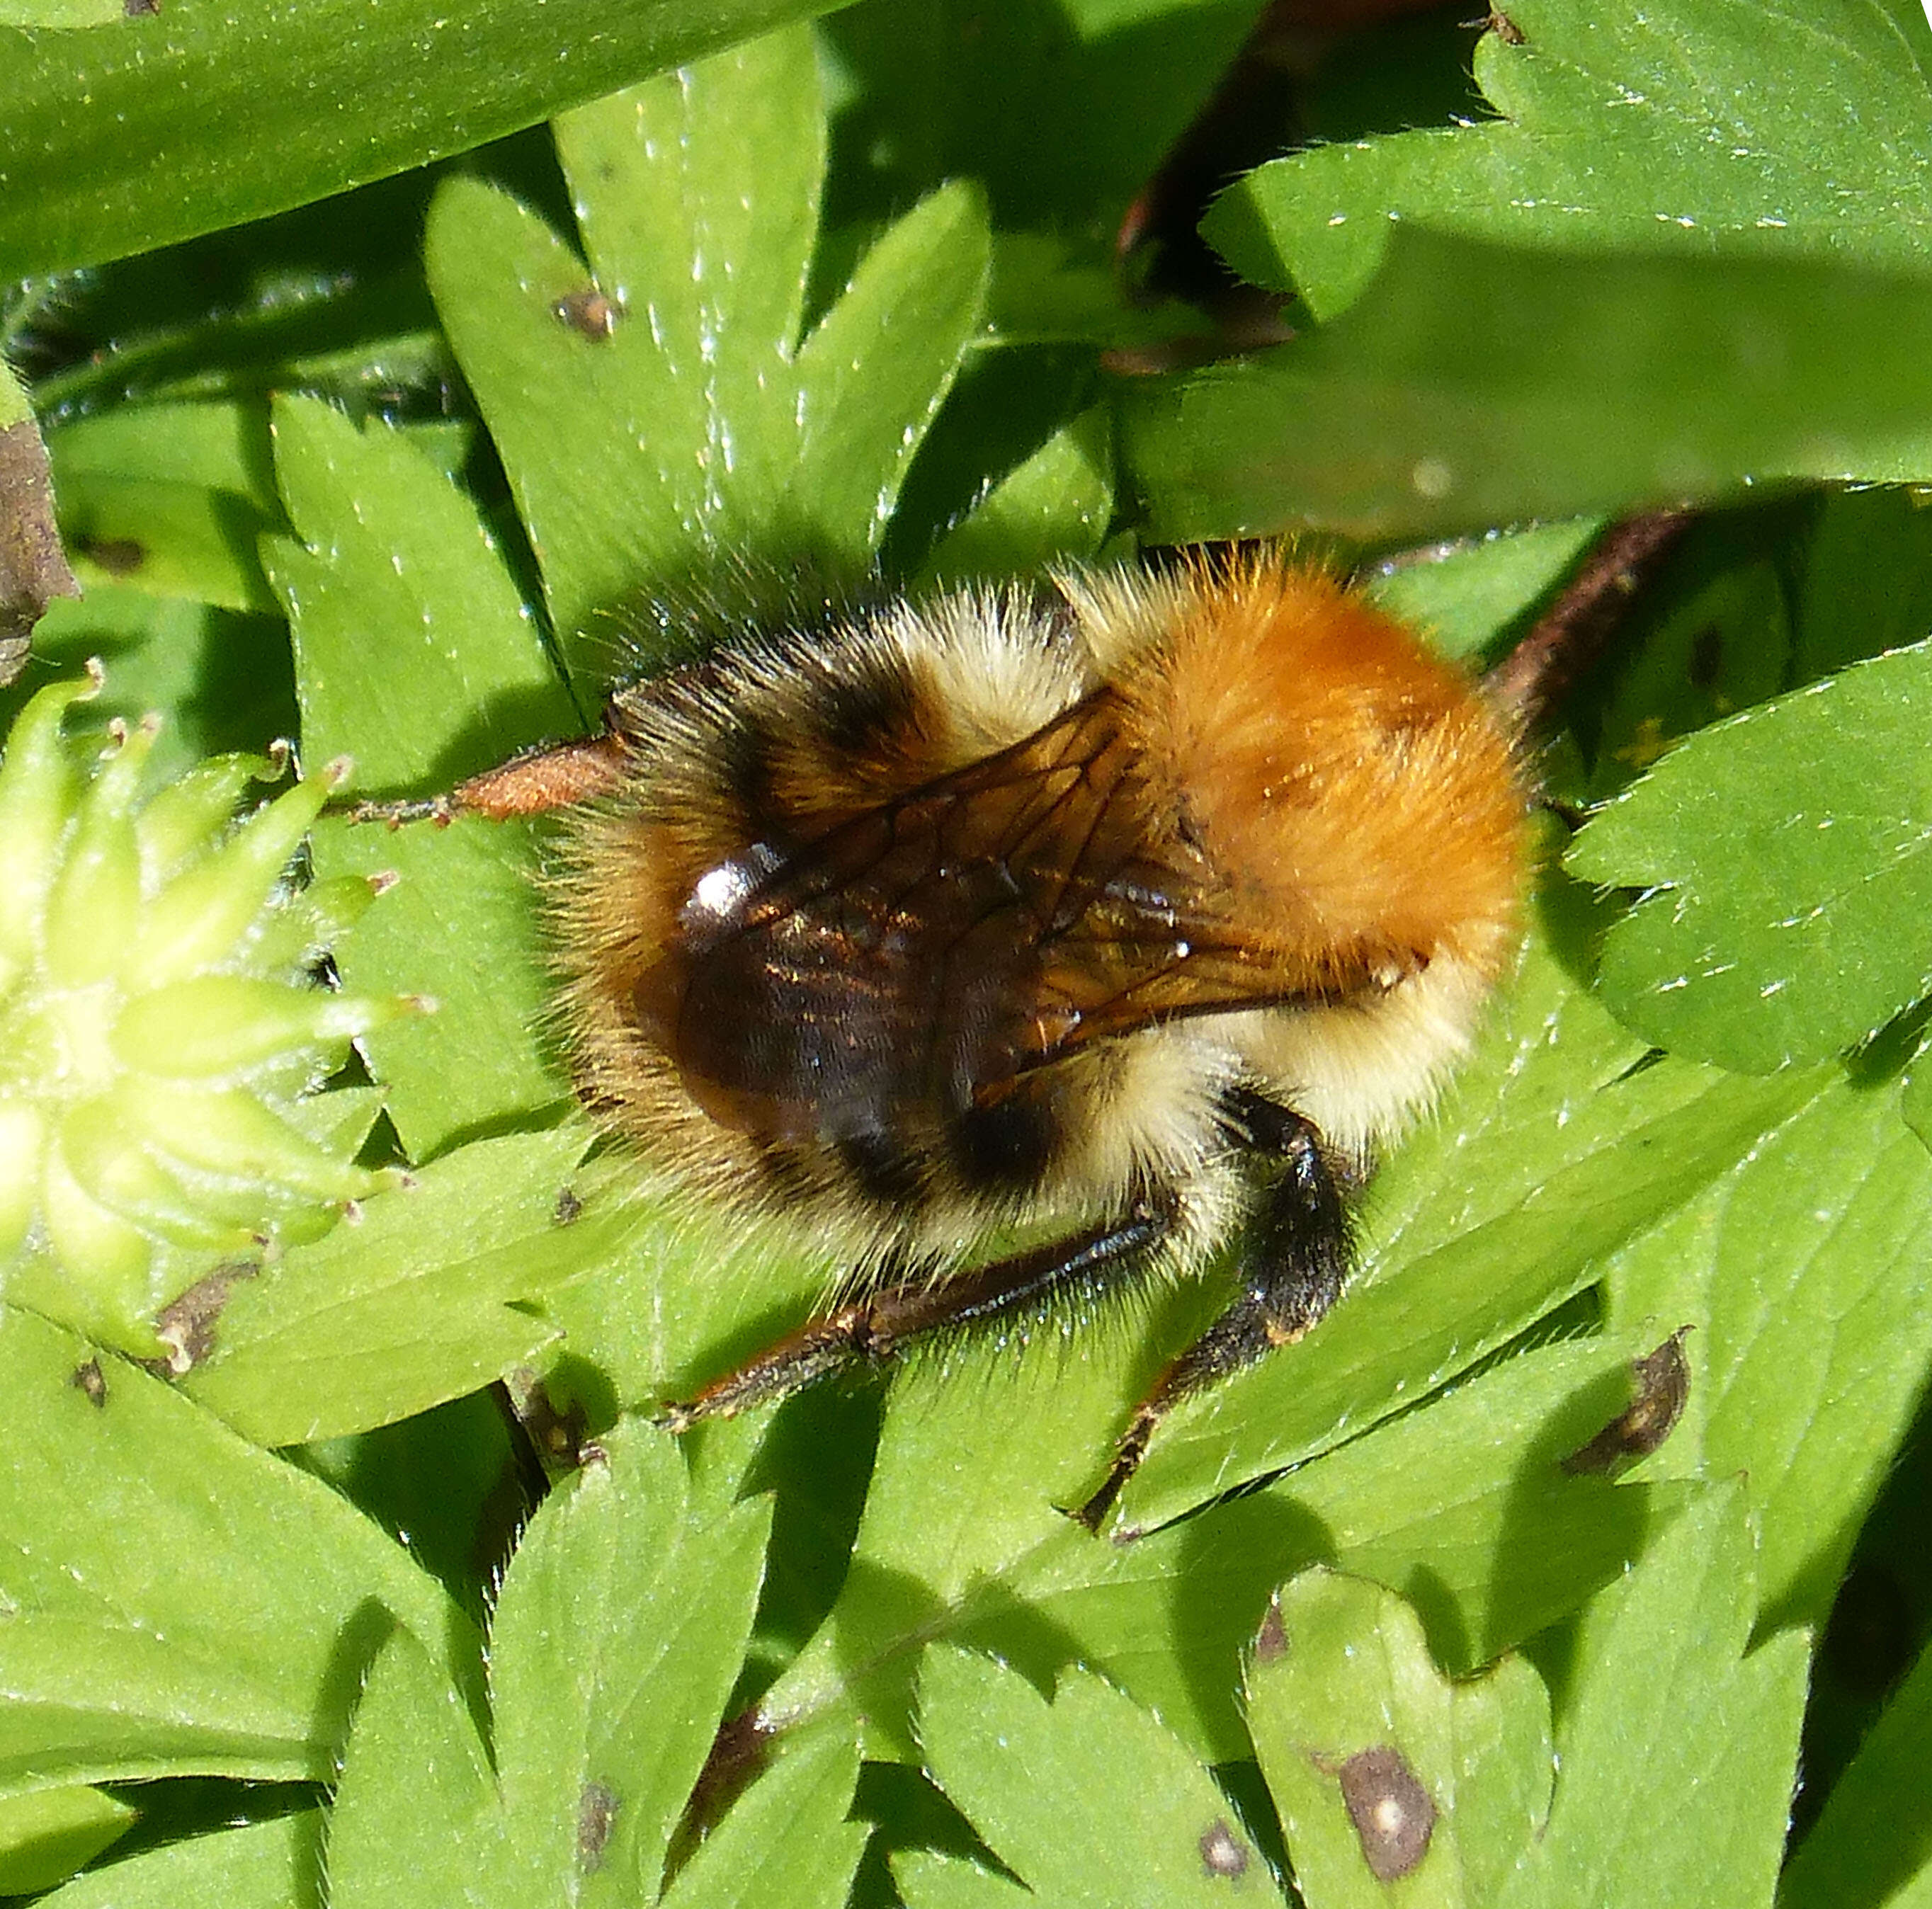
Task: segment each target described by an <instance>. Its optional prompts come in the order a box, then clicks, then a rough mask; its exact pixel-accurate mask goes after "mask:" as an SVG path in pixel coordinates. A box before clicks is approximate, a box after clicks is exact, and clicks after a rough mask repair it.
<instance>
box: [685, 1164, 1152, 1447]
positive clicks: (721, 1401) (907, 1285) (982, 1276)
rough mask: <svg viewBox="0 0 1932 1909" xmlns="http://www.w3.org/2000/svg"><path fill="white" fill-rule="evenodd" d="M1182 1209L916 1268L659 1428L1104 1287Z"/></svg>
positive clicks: (790, 1339)
mask: <svg viewBox="0 0 1932 1909" xmlns="http://www.w3.org/2000/svg"><path fill="white" fill-rule="evenodd" d="M1180 1211H1181V1209H1180V1205H1179V1203H1178V1200H1175V1198H1174V1197H1172V1196H1169V1195H1162V1194H1152V1195H1150V1196H1148V1197H1146V1198H1144V1199H1142V1200H1137V1201H1136V1203H1135V1204H1134V1206H1133V1208H1132V1209H1131V1210H1130V1212H1127V1214H1126V1215H1124V1217H1123V1218H1120V1219H1118V1220H1115V1221H1109V1222H1108V1223H1106V1224H1103V1225H1100V1226H1096V1227H1088V1229H1086V1230H1085V1231H1083V1232H1080V1233H1074V1234H1073V1235H1071V1236H1070V1237H1068V1238H1067V1239H1056V1240H1053V1241H1051V1242H1049V1243H1048V1244H1046V1245H1042V1246H1036V1247H1034V1248H1030V1249H1029V1250H1028V1251H1025V1252H1023V1253H1016V1254H1013V1256H1012V1257H1010V1258H1007V1259H1004V1260H994V1261H993V1262H992V1263H991V1264H990V1265H988V1266H967V1267H965V1268H962V1269H961V1270H960V1271H959V1272H954V1273H950V1274H947V1275H942V1276H941V1277H938V1278H934V1277H932V1276H931V1275H929V1274H928V1273H926V1272H915V1273H913V1275H910V1277H908V1278H905V1279H904V1280H901V1281H898V1282H897V1283H896V1284H892V1285H889V1286H886V1287H881V1288H880V1290H878V1291H877V1292H874V1293H867V1294H866V1295H865V1296H864V1297H863V1298H862V1299H854V1300H853V1301H852V1302H850V1304H849V1305H842V1306H840V1307H838V1308H837V1309H836V1310H835V1311H832V1312H828V1313H826V1314H823V1316H822V1317H819V1318H817V1319H814V1320H810V1321H808V1323H806V1324H805V1325H803V1326H800V1327H799V1329H798V1330H797V1331H796V1332H792V1333H788V1334H787V1335H786V1336H785V1337H784V1338H782V1339H780V1340H779V1341H778V1342H777V1343H776V1344H774V1345H771V1346H768V1347H766V1349H765V1350H763V1352H761V1353H758V1354H757V1356H755V1357H754V1358H752V1359H748V1360H747V1361H746V1362H745V1364H743V1365H741V1366H739V1368H738V1369H737V1370H736V1371H735V1372H727V1374H725V1375H724V1377H722V1378H721V1379H716V1380H713V1381H712V1383H710V1384H709V1385H708V1386H706V1387H705V1388H704V1389H703V1391H702V1392H700V1393H699V1394H698V1395H697V1397H696V1398H693V1399H690V1400H688V1401H685V1403H684V1404H679V1405H671V1406H667V1407H665V1408H664V1410H663V1411H662V1412H661V1413H660V1414H659V1415H658V1420H659V1422H660V1423H661V1424H663V1425H667V1426H669V1427H670V1429H671V1430H672V1431H684V1430H685V1428H687V1427H688V1426H689V1425H693V1424H694V1423H695V1422H697V1420H698V1419H712V1418H728V1417H729V1416H730V1415H731V1414H732V1413H734V1412H739V1411H742V1410H744V1408H745V1407H747V1406H749V1405H755V1404H760V1403H762V1402H763V1401H765V1400H766V1399H772V1398H783V1397H784V1395H785V1394H786V1393H787V1392H796V1390H797V1389H799V1386H807V1385H809V1384H811V1382H812V1380H814V1379H818V1378H823V1377H824V1376H825V1375H826V1374H827V1373H829V1372H833V1371H837V1370H838V1368H840V1367H841V1366H844V1365H853V1364H856V1363H858V1362H861V1361H865V1360H874V1359H889V1358H890V1357H891V1356H892V1355H893V1354H894V1353H896V1352H898V1351H899V1350H901V1348H902V1347H904V1346H906V1345H907V1344H910V1343H911V1342H912V1341H914V1340H916V1339H918V1338H922V1337H923V1336H924V1335H926V1334H928V1333H931V1332H943V1331H944V1330H946V1329H947V1328H948V1327H950V1326H964V1325H968V1324H970V1323H971V1322H972V1321H974V1320H980V1319H987V1318H991V1317H995V1315H997V1314H1002V1313H1010V1312H1015V1311H1020V1310H1022V1309H1023V1308H1025V1307H1027V1306H1028V1305H1031V1304H1033V1303H1034V1302H1037V1301H1038V1300H1039V1299H1042V1298H1043V1297H1044V1296H1046V1294H1048V1293H1050V1292H1052V1291H1054V1290H1056V1289H1059V1288H1064V1287H1080V1286H1099V1285H1105V1284H1107V1283H1108V1282H1109V1281H1112V1280H1113V1279H1115V1278H1119V1277H1121V1275H1124V1274H1126V1273H1128V1272H1131V1271H1133V1269H1135V1268H1136V1267H1137V1266H1141V1265H1142V1264H1144V1263H1145V1261H1146V1260H1147V1258H1148V1255H1149V1254H1151V1253H1154V1252H1156V1251H1158V1250H1159V1249H1160V1247H1161V1246H1162V1245H1164V1244H1165V1243H1166V1241H1167V1240H1168V1239H1169V1237H1170V1236H1172V1233H1173V1232H1174V1230H1175V1226H1176V1224H1177V1223H1178V1220H1179V1218H1180Z"/></svg>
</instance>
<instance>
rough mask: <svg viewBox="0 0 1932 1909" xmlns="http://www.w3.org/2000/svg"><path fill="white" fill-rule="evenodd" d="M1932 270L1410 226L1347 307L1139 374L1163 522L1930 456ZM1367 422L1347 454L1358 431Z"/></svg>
mask: <svg viewBox="0 0 1932 1909" xmlns="http://www.w3.org/2000/svg"><path fill="white" fill-rule="evenodd" d="M1928 307H1932V279H1927V278H1922V277H1906V276H1903V275H1898V276H1889V275H1886V274H1882V273H1880V272H1879V271H1875V270H1873V269H1872V268H1869V267H1866V266H1864V265H1852V264H1851V263H1849V262H1846V263H1844V264H1838V263H1826V262H1817V263H1814V262H1784V261H1782V260H1778V261H1773V260H1763V259H1733V258H1729V257H1711V258H1704V257H1697V258H1652V257H1646V256H1640V255H1634V254H1626V255H1620V256H1606V257H1583V258H1577V257H1571V256H1567V255H1565V254H1562V253H1556V252H1553V251H1552V252H1528V251H1517V250H1508V249H1506V248H1505V247H1502V246H1499V245H1496V244H1490V243H1487V242H1485V241H1478V240H1475V239H1466V238H1451V237H1446V236H1444V235H1441V234H1439V233H1436V232H1429V231H1425V230H1424V229H1421V228H1419V227H1416V226H1409V225H1406V224H1404V225H1402V226H1398V227H1397V229H1396V231H1395V233H1394V236H1393V237H1392V238H1391V241H1390V243H1389V247H1388V256H1387V258H1386V259H1385V262H1384V263H1383V264H1382V267H1381V268H1380V269H1379V271H1378V272H1377V274H1376V277H1375V278H1374V280H1373V281H1372V282H1371V283H1370V285H1369V286H1368V287H1367V289H1366V290H1365V291H1364V292H1363V295H1362V296H1361V298H1360V299H1358V301H1356V302H1355V304H1353V305H1352V306H1351V307H1350V309H1349V310H1348V312H1347V313H1345V314H1344V315H1343V316H1342V317H1340V318H1339V319H1337V320H1336V321H1335V322H1334V323H1333V324H1332V325H1326V326H1325V327H1323V328H1322V329H1321V330H1319V331H1316V332H1314V333H1313V334H1310V336H1307V337H1303V338H1300V339H1297V340H1295V341H1294V342H1293V343H1290V344H1287V345H1284V346H1280V347H1278V348H1277V349H1274V350H1272V351H1268V352H1262V353H1260V354H1259V355H1256V356H1255V357H1253V358H1249V359H1246V360H1244V361H1241V362H1240V363H1238V364H1233V365H1230V366H1228V367H1223V368H1220V369H1217V370H1211V371H1207V372H1203V373H1199V374H1198V375H1196V376H1192V377H1187V378H1180V379H1149V380H1148V381H1146V382H1145V384H1144V385H1137V386H1136V388H1133V390H1131V391H1129V392H1128V393H1127V394H1126V399H1125V402H1124V413H1123V419H1122V428H1123V433H1124V445H1125V449H1126V456H1127V463H1128V464H1129V466H1130V469H1132V471H1133V474H1134V477H1135V481H1136V484H1137V487H1138V488H1139V491H1140V493H1141V495H1142V498H1143V499H1144V501H1145V506H1146V528H1147V532H1148V534H1149V535H1151V536H1153V537H1154V538H1157V539H1158V540H1159V541H1170V542H1187V541H1195V540H1198V539H1200V538H1224V537H1243V536H1255V535H1267V534H1270V533H1273V532H1280V531H1283V530H1286V529H1293V528H1295V526H1300V525H1321V526H1328V527H1331V528H1336V529H1344V530H1347V531H1349V532H1352V534H1355V535H1361V536H1365V537H1377V538H1397V537H1402V536H1412V537H1423V536H1428V535H1436V534H1439V533H1441V532H1445V531H1466V530H1474V529H1481V527H1483V526H1485V525H1487V524H1493V523H1508V522H1511V521H1512V520H1517V519H1520V518H1523V517H1572V516H1577V515H1580V514H1584V513H1587V512H1593V511H1613V510H1627V509H1629V508H1633V507H1635V506H1638V505H1649V504H1669V503H1673V502H1679V501H1681V500H1682V499H1685V498H1687V497H1710V496H1722V495H1724V494H1727V493H1730V492H1732V491H1734V490H1736V489H1737V488H1738V487H1739V486H1741V485H1742V484H1745V483H1747V482H1749V481H1758V480H1763V479H1765V478H1794V477H1807V476H1808V477H1817V478H1830V477H1843V476H1852V477H1863V478H1873V479H1884V478H1892V477H1898V478H1912V477H1914V476H1915V475H1918V474H1920V473H1921V472H1922V471H1923V470H1924V469H1925V468H1926V467H1927V461H1928V453H1927V445H1926V436H1925V429H1924V419H1925V418H1926V416H1927V413H1928V411H1932V370H1928V369H1927V366H1926V364H1925V363H1924V360H1923V358H1922V357H1921V355H1918V354H1916V353H1915V352H1912V350H1911V349H1910V348H1909V340H1912V339H1913V338H1915V337H1916V336H1917V335H1918V333H1919V331H1921V329H1922V328H1923V327H1924V324H1925V322H1926V314H1927V310H1928ZM1337 445H1346V446H1347V454H1346V456H1339V457H1338V456H1337V454H1336V450H1335V447H1336V446H1337Z"/></svg>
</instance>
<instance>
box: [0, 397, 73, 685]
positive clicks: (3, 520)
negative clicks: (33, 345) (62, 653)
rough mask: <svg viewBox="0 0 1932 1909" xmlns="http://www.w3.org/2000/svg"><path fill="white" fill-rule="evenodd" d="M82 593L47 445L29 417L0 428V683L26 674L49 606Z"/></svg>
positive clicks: (8, 681) (3, 683) (2, 683)
mask: <svg viewBox="0 0 1932 1909" xmlns="http://www.w3.org/2000/svg"><path fill="white" fill-rule="evenodd" d="M79 595H80V585H79V584H78V583H76V582H75V581H74V572H73V571H72V570H71V569H70V568H68V561H67V556H66V554H65V552H64V551H62V549H61V541H60V533H59V532H58V531H56V530H55V528H54V508H53V492H52V488H51V487H50V485H49V481H48V476H47V453H46V446H45V445H43V444H42V443H41V442H40V428H39V427H38V426H37V424H35V423H34V421H33V419H32V418H22V419H21V420H20V421H19V423H17V424H9V425H7V427H5V429H4V430H0V685H5V684H7V683H10V682H12V681H13V679H14V678H15V677H16V676H18V675H19V674H20V671H21V669H22V668H23V666H24V665H25V664H26V661H27V646H28V639H29V637H30V634H31V631H32V630H33V627H34V625H35V624H36V623H37V622H39V621H40V614H41V613H42V611H43V610H45V609H46V607H47V605H48V604H49V603H50V602H51V601H52V600H53V599H54V598H55V597H77V596H79Z"/></svg>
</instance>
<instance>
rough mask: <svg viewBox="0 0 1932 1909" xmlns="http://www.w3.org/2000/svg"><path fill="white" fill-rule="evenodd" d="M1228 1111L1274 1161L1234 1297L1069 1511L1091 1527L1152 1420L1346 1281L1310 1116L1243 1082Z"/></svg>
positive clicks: (1122, 1480) (1134, 1463)
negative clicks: (1095, 1484)
mask: <svg viewBox="0 0 1932 1909" xmlns="http://www.w3.org/2000/svg"><path fill="white" fill-rule="evenodd" d="M1228 1112H1229V1116H1230V1119H1231V1122H1232V1124H1234V1125H1235V1126H1236V1127H1237V1128H1238V1129H1239V1130H1240V1131H1241V1133H1242V1134H1243V1135H1244V1137H1246V1139H1247V1142H1248V1143H1249V1145H1250V1146H1252V1147H1253V1149H1254V1151H1255V1152H1256V1153H1258V1154H1261V1155H1265V1156H1269V1157H1271V1158H1272V1159H1273V1160H1274V1161H1278V1162H1279V1163H1280V1164H1279V1170H1278V1172H1277V1173H1276V1174H1275V1175H1274V1176H1273V1177H1272V1179H1271V1183H1270V1185H1269V1186H1268V1191H1267V1193H1266V1194H1265V1197H1264V1198H1263V1200H1262V1204H1261V1206H1260V1209H1259V1212H1258V1213H1257V1214H1256V1218H1255V1220H1254V1222H1253V1225H1252V1227H1251V1228H1250V1232H1249V1235H1248V1239H1247V1248H1246V1251H1245V1254H1244V1258H1243V1261H1242V1269H1241V1296H1240V1297H1239V1298H1238V1299H1236V1300H1235V1303H1234V1304H1233V1305H1231V1306H1230V1307H1229V1308H1228V1310H1227V1311H1226V1312H1224V1313H1223V1314H1222V1315H1221V1317H1220V1318H1219V1319H1217V1320H1215V1322H1214V1324H1213V1325H1212V1326H1209V1327H1208V1330H1207V1331H1206V1332H1204V1333H1202V1335H1201V1337H1200V1338H1198V1339H1196V1341H1195V1342H1194V1343H1193V1344H1192V1345H1191V1346H1190V1347H1188V1348H1187V1350H1186V1351H1185V1352H1184V1353H1181V1356H1180V1357H1179V1358H1178V1359H1175V1361H1174V1362H1173V1363H1172V1365H1169V1367H1168V1368H1167V1370H1166V1371H1164V1372H1163V1373H1162V1374H1161V1375H1160V1378H1159V1379H1158V1380H1156V1381H1155V1383H1154V1389H1153V1390H1152V1391H1151V1392H1149V1393H1148V1395H1147V1398H1145V1401H1143V1402H1142V1404H1141V1405H1140V1406H1139V1408H1138V1409H1137V1410H1136V1412H1135V1413H1134V1416H1133V1418H1132V1419H1130V1421H1129V1422H1128V1424H1127V1431H1126V1434H1124V1437H1122V1438H1121V1443H1120V1449H1119V1450H1118V1452H1116V1453H1115V1456H1114V1462H1113V1464H1112V1465H1111V1466H1110V1467H1109V1469H1108V1472H1107V1476H1106V1479H1104V1480H1103V1482H1102V1483H1101V1485H1100V1489H1099V1490H1098V1491H1096V1492H1095V1493H1094V1495H1093V1497H1091V1498H1089V1499H1088V1500H1087V1502H1086V1503H1085V1504H1084V1505H1082V1506H1081V1507H1080V1509H1079V1511H1077V1512H1075V1513H1074V1516H1075V1518H1077V1519H1078V1520H1079V1522H1080V1523H1081V1524H1084V1525H1085V1526H1086V1527H1087V1528H1088V1530H1090V1531H1098V1530H1100V1526H1101V1524H1102V1523H1103V1521H1104V1520H1105V1519H1106V1515H1107V1514H1108V1512H1109V1511H1110V1510H1112V1508H1113V1504H1114V1500H1115V1499H1116V1498H1118V1497H1119V1496H1120V1494H1121V1487H1122V1486H1123V1485H1125V1484H1126V1483H1127V1480H1128V1479H1130V1478H1132V1477H1133V1475H1134V1473H1135V1472H1136V1470H1137V1469H1138V1468H1139V1465H1140V1462H1141V1461H1142V1458H1145V1456H1146V1455H1147V1449H1148V1441H1149V1440H1151V1438H1152V1437H1153V1436H1154V1428H1155V1427H1156V1426H1157V1425H1159V1424H1160V1422H1161V1420H1162V1419H1163V1418H1165V1417H1166V1416H1167V1414H1168V1413H1169V1411H1170V1410H1172V1407H1174V1406H1175V1404H1177V1403H1178V1401H1180V1400H1181V1399H1183V1398H1186V1397H1187V1395H1188V1394H1189V1393H1190V1392H1198V1391H1199V1389H1201V1388H1202V1386H1205V1385H1208V1384H1211V1383H1213V1381H1214V1380H1217V1379H1218V1378H1220V1377H1223V1375H1224V1374H1227V1373H1229V1372H1233V1371H1238V1370H1239V1369H1240V1368H1241V1367H1242V1366H1244V1365H1252V1364H1253V1362H1255V1361H1256V1359H1259V1358H1261V1357H1262V1356H1264V1355H1265V1354H1266V1353H1269V1352H1271V1351H1272V1350H1274V1348H1275V1347H1277V1346H1283V1345H1289V1344H1292V1343H1293V1342H1294V1341H1295V1340H1297V1339H1298V1338H1301V1335H1303V1334H1304V1332H1307V1330H1308V1329H1309V1328H1310V1326H1313V1325H1314V1324H1315V1323H1316V1322H1317V1321H1318V1320H1320V1318H1321V1317H1322V1314H1325V1312H1327V1311H1328V1308H1330V1307H1331V1306H1332V1305H1334V1303H1335V1302H1336V1300H1337V1299H1339V1298H1340V1296H1341V1293H1342V1288H1343V1285H1344V1284H1346V1282H1347V1280H1348V1277H1349V1260H1350V1242H1349V1211H1348V1206H1347V1203H1346V1200H1344V1198H1343V1173H1342V1171H1341V1170H1340V1168H1339V1167H1338V1166H1337V1163H1336V1162H1335V1161H1334V1158H1332V1156H1331V1155H1330V1154H1329V1153H1328V1152H1327V1150H1326V1149H1325V1148H1324V1147H1323V1146H1322V1136H1321V1134H1319V1132H1318V1131H1316V1127H1315V1125H1314V1123H1313V1122H1312V1121H1310V1120H1307V1119H1304V1118H1303V1117H1302V1116H1301V1115H1300V1114H1298V1113H1293V1112H1292V1111H1290V1110H1289V1109H1288V1108H1286V1107H1277V1105H1276V1104H1274V1102H1273V1101H1269V1100H1265V1099H1264V1098H1262V1096H1261V1095H1259V1094H1256V1093H1252V1092H1248V1091H1247V1090H1246V1089H1241V1090H1239V1091H1238V1092H1235V1093H1234V1094H1233V1095H1231V1096H1230V1097H1229V1103H1228Z"/></svg>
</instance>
